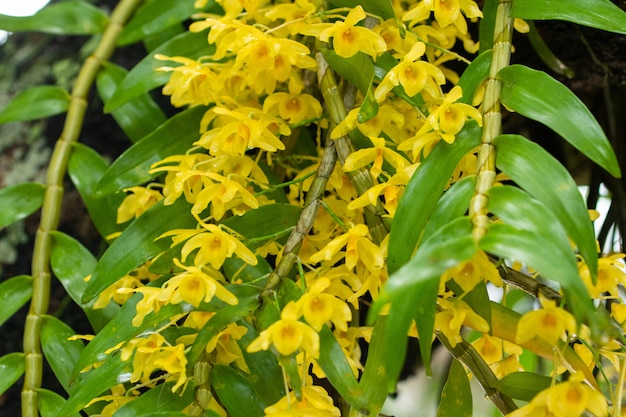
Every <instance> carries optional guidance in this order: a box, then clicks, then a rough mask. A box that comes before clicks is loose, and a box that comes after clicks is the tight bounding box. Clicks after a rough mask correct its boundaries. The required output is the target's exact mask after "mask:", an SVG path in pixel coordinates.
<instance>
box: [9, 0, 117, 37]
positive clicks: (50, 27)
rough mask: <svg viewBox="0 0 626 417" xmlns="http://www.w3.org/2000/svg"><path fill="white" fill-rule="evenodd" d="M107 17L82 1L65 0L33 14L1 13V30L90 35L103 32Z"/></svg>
mask: <svg viewBox="0 0 626 417" xmlns="http://www.w3.org/2000/svg"><path fill="white" fill-rule="evenodd" d="M108 21H109V18H108V16H107V15H106V14H105V13H104V12H103V11H102V10H100V9H99V8H97V7H95V6H92V5H91V4H89V3H88V2H86V1H82V0H66V1H62V2H58V3H54V4H51V5H49V6H47V7H44V8H43V9H41V10H40V11H39V12H37V13H35V14H34V15H33V16H19V17H17V16H5V15H0V29H2V30H6V31H8V32H43V33H52V34H57V35H90V34H97V33H102V32H104V29H105V28H106V25H107V24H108Z"/></svg>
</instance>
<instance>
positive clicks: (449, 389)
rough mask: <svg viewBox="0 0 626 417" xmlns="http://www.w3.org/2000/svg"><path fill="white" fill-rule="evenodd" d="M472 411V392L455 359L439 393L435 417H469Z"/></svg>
mask: <svg viewBox="0 0 626 417" xmlns="http://www.w3.org/2000/svg"><path fill="white" fill-rule="evenodd" d="M472 411H473V410H472V390H471V388H470V384H469V380H468V379H467V373H466V372H465V368H463V365H461V363H460V362H459V361H457V360H456V359H455V360H453V361H452V366H451V367H450V373H449V374H448V379H447V380H446V385H445V386H444V387H443V392H442V393H441V403H440V404H439V408H438V409H437V417H471V416H472V415H473V413H472Z"/></svg>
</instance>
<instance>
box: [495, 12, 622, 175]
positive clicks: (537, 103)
mask: <svg viewBox="0 0 626 417" xmlns="http://www.w3.org/2000/svg"><path fill="white" fill-rule="evenodd" d="M588 7H589V6H586V7H585V10H588ZM498 78H499V79H500V80H501V81H502V94H501V96H500V99H501V101H502V103H503V104H504V105H505V106H507V107H509V108H511V109H513V110H515V111H516V112H518V113H520V114H522V115H524V116H526V117H528V118H530V119H533V120H536V121H538V122H541V123H543V124H544V125H546V126H548V127H549V128H550V129H552V130H554V131H555V132H556V133H558V134H559V135H561V136H562V137H563V138H564V139H565V140H567V141H568V142H569V143H571V144H572V145H573V146H574V147H575V148H576V149H578V150H579V151H581V152H582V153H583V154H585V155H586V156H587V157H589V159H591V160H592V161H594V162H595V163H597V164H598V165H600V166H601V167H602V168H604V169H605V170H607V171H608V172H609V173H610V174H611V175H613V176H615V177H619V176H620V175H621V173H620V168H619V164H618V162H617V158H616V157H615V153H614V152H613V148H612V147H611V144H610V142H609V140H608V139H607V137H606V135H605V134H604V131H603V130H602V128H601V127H600V124H599V123H598V122H597V120H596V119H595V117H594V116H593V114H591V112H590V111H589V109H588V108H587V106H585V105H584V103H583V102H582V101H580V99H579V98H578V97H576V96H575V95H574V93H572V92H571V90H570V89H568V88H567V87H566V86H564V85H563V84H561V83H560V82H558V81H557V80H555V79H554V78H552V77H550V76H549V75H548V74H546V73H545V72H541V71H536V70H533V69H530V68H527V67H525V66H523V65H511V66H508V67H504V68H503V69H501V70H500V72H498Z"/></svg>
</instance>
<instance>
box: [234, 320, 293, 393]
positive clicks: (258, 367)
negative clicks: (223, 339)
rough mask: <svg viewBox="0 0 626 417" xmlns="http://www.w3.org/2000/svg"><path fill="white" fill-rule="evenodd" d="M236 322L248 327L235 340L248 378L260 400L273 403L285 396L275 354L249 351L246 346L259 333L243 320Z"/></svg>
mask: <svg viewBox="0 0 626 417" xmlns="http://www.w3.org/2000/svg"><path fill="white" fill-rule="evenodd" d="M237 324H238V325H240V326H244V327H246V328H247V329H248V332H247V333H246V334H245V335H243V337H242V338H241V339H239V340H238V341H237V343H238V344H239V347H240V348H241V354H242V355H243V358H244V360H245V361H246V365H248V368H249V369H250V374H249V375H248V379H249V380H250V382H251V383H252V385H253V386H254V389H255V391H256V393H257V394H258V396H259V399H260V400H261V402H263V403H264V404H267V405H272V404H275V403H277V402H278V401H279V400H280V399H281V398H282V397H284V396H285V384H284V382H283V373H282V371H281V368H280V366H279V365H278V361H277V360H276V356H274V354H273V353H272V352H270V351H267V350H261V351H258V352H254V353H249V352H248V351H247V350H246V347H247V346H248V345H249V344H250V343H252V341H253V340H254V339H256V338H257V336H258V335H259V333H258V332H257V331H256V329H255V328H254V327H253V326H252V325H251V324H250V323H248V322H247V321H245V320H240V321H239V322H237Z"/></svg>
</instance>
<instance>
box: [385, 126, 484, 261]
mask: <svg viewBox="0 0 626 417" xmlns="http://www.w3.org/2000/svg"><path fill="white" fill-rule="evenodd" d="M480 134H481V128H479V127H478V125H477V124H476V123H474V122H467V123H466V124H465V127H464V128H463V130H461V132H459V133H458V134H457V135H456V139H455V141H454V143H452V144H447V143H445V142H444V141H440V142H439V143H438V144H437V145H436V146H435V147H434V148H433V150H432V151H431V152H430V154H428V157H427V158H426V159H425V160H424V161H423V162H422V163H421V164H420V166H419V167H418V168H417V170H416V171H415V174H413V177H411V179H410V180H409V183H408V184H407V187H406V190H405V191H404V194H403V195H402V198H401V199H400V203H399V204H398V209H397V211H396V215H395V216H394V221H393V223H392V226H391V232H390V236H389V256H388V258H387V266H388V268H389V272H390V273H393V272H395V271H397V270H398V269H399V268H400V267H401V266H402V265H404V264H405V263H406V262H407V261H408V260H409V258H410V257H411V255H412V254H413V251H414V250H415V246H416V245H417V243H418V241H419V239H420V236H421V233H422V230H423V228H424V225H425V224H426V222H427V221H428V218H429V217H430V215H431V213H432V211H433V209H434V208H435V205H436V204H437V201H438V200H439V197H440V196H441V194H442V193H443V191H444V188H445V186H446V184H447V183H448V181H449V180H450V175H452V172H453V171H454V169H455V168H456V166H457V164H458V163H459V161H460V160H461V158H462V157H463V156H464V155H465V154H466V153H468V152H469V151H471V150H472V149H473V148H475V147H476V146H478V145H479V144H480Z"/></svg>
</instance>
